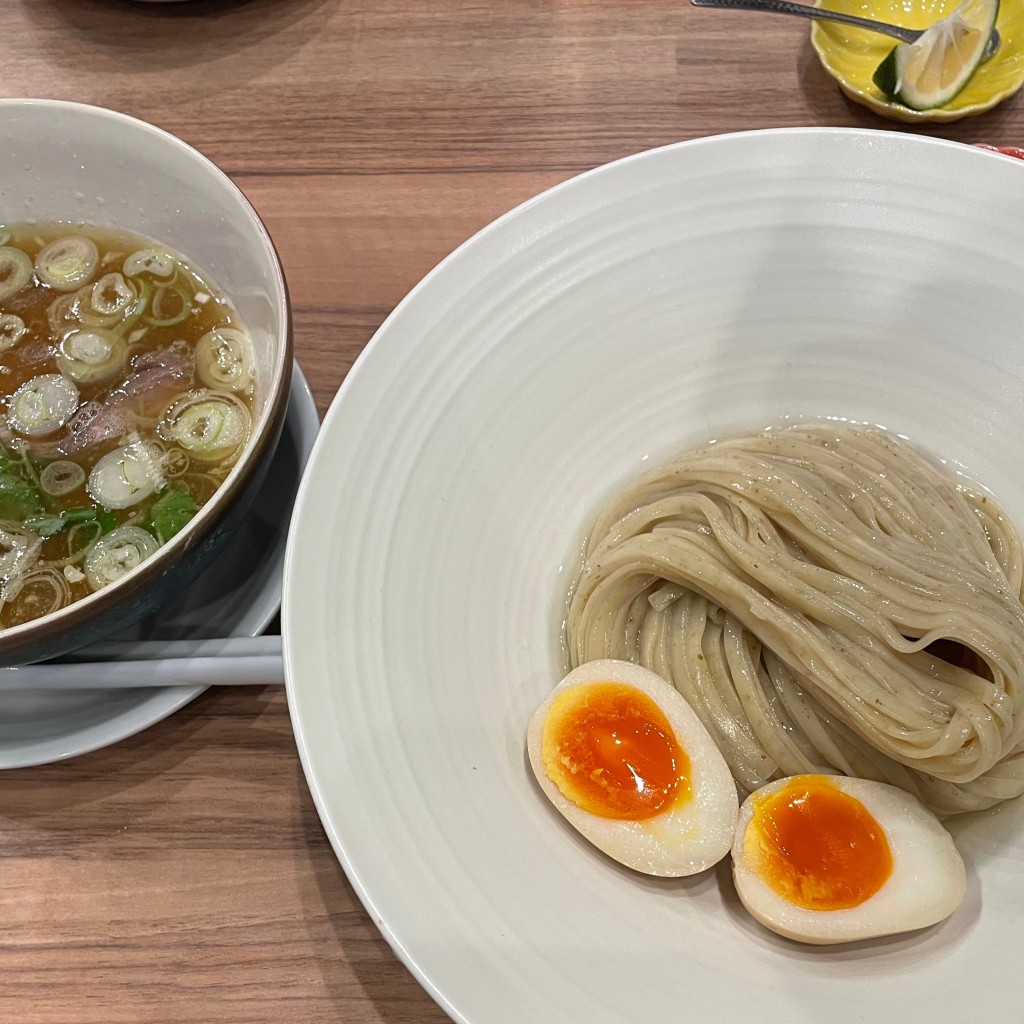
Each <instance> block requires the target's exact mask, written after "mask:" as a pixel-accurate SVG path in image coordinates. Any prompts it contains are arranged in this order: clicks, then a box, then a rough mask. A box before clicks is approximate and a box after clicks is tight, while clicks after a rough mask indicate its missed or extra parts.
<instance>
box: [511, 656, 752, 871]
mask: <svg viewBox="0 0 1024 1024" xmlns="http://www.w3.org/2000/svg"><path fill="white" fill-rule="evenodd" d="M527 748H528V751H529V756H530V764H531V765H532V766H533V771H534V774H535V775H536V776H537V781H538V782H539V783H540V787H541V789H542V790H543V791H544V793H545V794H546V795H547V796H548V797H549V799H550V800H551V802H552V803H553V804H554V805H555V807H557V808H558V810H559V811H561V813H562V814H563V815H564V816H565V817H566V819H567V820H568V821H569V822H570V823H571V824H572V825H573V826H574V827H575V828H576V829H577V830H578V831H579V832H580V833H581V834H582V835H584V836H585V837H586V838H587V839H589V840H590V841H591V842H592V843H593V844H594V845H595V846H596V847H598V849H600V850H603V851H604V852H605V853H607V854H608V855H609V856H611V857H614V858H615V859H616V860H617V861H619V862H620V863H622V864H625V865H626V866H627V867H631V868H634V869H635V870H637V871H643V872H645V873H646V874H650V875H663V876H680V875H692V874H694V873H696V872H698V871H703V870H704V869H705V868H708V867H710V866H711V865H712V864H715V863H716V862H717V861H719V860H721V859H722V858H723V857H724V856H725V855H726V854H727V853H728V852H729V848H730V847H731V845H732V841H733V836H734V833H735V828H736V819H737V815H738V811H739V801H738V799H737V796H736V786H735V784H734V783H733V780H732V776H731V775H730V774H729V768H728V766H727V765H726V763H725V759H724V758H723V757H722V754H721V752H720V751H719V749H718V747H717V746H716V745H715V742H714V740H712V738H711V736H710V735H709V734H708V731H707V730H706V729H705V728H704V726H703V725H702V724H701V722H700V719H698V718H697V716H696V714H695V713H694V711H693V709H692V708H691V707H690V705H689V704H688V703H687V702H686V700H685V698H684V697H683V696H682V695H681V694H680V693H679V692H678V691H677V690H676V689H675V687H673V686H672V685H671V684H670V683H668V682H666V681H665V680H664V679H662V678H661V676H659V675H656V674H655V673H654V672H651V671H649V670H647V669H645V668H642V667H640V666H639V665H634V664H632V663H631V662H626V661H614V660H607V659H606V660H601V661H591V662H587V663H586V664H584V665H581V666H580V667H579V668H576V669H574V670H573V671H572V672H570V673H569V674H568V675H567V676H566V677H565V678H564V679H563V680H562V681H561V682H560V683H559V684H558V686H556V687H555V689H554V690H553V691H552V692H551V693H550V694H549V695H548V697H547V699H546V700H545V701H544V702H543V703H542V704H541V705H540V707H539V708H537V710H536V712H535V713H534V715H533V718H532V719H531V720H530V726H529V730H528V733H527Z"/></svg>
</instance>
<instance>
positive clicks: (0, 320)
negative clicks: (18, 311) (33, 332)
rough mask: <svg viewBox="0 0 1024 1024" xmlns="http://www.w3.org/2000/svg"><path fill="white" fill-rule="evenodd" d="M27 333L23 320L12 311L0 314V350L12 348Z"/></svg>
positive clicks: (4, 350)
mask: <svg viewBox="0 0 1024 1024" xmlns="http://www.w3.org/2000/svg"><path fill="white" fill-rule="evenodd" d="M27 333H28V328H27V327H26V326H25V321H24V320H22V319H21V317H20V316H16V315H15V314H14V313H2V314H0V352H6V351H7V350H8V349H9V348H14V346H15V345H17V344H18V342H19V341H21V339H22V338H23V337H24V335H26V334H27Z"/></svg>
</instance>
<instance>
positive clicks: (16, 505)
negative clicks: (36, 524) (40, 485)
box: [0, 473, 43, 523]
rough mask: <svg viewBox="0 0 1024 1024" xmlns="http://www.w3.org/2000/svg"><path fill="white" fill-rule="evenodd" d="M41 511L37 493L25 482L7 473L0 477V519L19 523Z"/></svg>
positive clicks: (41, 507)
mask: <svg viewBox="0 0 1024 1024" xmlns="http://www.w3.org/2000/svg"><path fill="white" fill-rule="evenodd" d="M42 510H43V506H42V503H41V502H40V500H39V493H38V492H37V491H36V489H35V488H34V487H33V486H32V485H31V484H30V483H29V482H28V481H27V480H22V479H20V478H19V477H16V476H11V475H10V474H8V473H4V474H2V475H0V519H6V520H8V521H12V522H19V523H20V522H22V521H23V520H24V519H27V518H28V517H29V516H35V515H38V514H39V513H40V512H42Z"/></svg>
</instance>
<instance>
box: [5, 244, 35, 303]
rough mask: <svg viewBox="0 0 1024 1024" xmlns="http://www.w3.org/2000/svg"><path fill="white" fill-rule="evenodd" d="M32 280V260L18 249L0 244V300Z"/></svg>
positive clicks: (19, 289) (18, 290) (8, 296)
mask: <svg viewBox="0 0 1024 1024" xmlns="http://www.w3.org/2000/svg"><path fill="white" fill-rule="evenodd" d="M31 280H32V261H31V260H30V259H29V258H28V256H26V255H25V253H23V252H22V251H21V250H20V249H15V248H12V247H11V246H9V245H4V246H0V301H2V300H3V299H9V298H10V297H11V296H12V295H14V294H15V293H16V292H20V291H21V289H22V288H24V287H25V285H27V284H28V283H29V281H31Z"/></svg>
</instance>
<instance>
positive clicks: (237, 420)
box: [157, 391, 251, 462]
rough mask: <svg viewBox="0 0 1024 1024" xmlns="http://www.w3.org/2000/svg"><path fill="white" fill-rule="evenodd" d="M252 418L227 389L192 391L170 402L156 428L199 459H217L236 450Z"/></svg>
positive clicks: (215, 460)
mask: <svg viewBox="0 0 1024 1024" xmlns="http://www.w3.org/2000/svg"><path fill="white" fill-rule="evenodd" d="M250 423H251V417H250V415H249V410H248V409H247V408H246V407H245V404H244V403H243V402H242V401H241V400H240V399H239V398H237V397H236V396H235V395H233V394H231V393H230V392H229V391H192V392H189V393H188V394H186V395H182V396H180V397H179V398H178V399H176V400H175V401H174V402H172V403H171V404H170V405H169V406H168V407H167V410H166V412H165V413H164V417H163V419H162V420H161V421H160V425H159V427H158V428H157V431H158V433H159V434H160V436H161V437H163V438H164V439H165V440H168V441H174V442H175V443H177V444H179V445H180V446H181V447H182V448H184V449H185V451H187V452H188V453H189V455H191V456H193V457H194V458H196V459H199V460H200V461H202V462H219V461H220V460H222V459H226V458H229V457H230V456H232V455H234V454H235V452H237V451H238V449H239V448H241V447H242V445H243V444H244V443H245V441H246V438H248V436H249V426H250Z"/></svg>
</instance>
